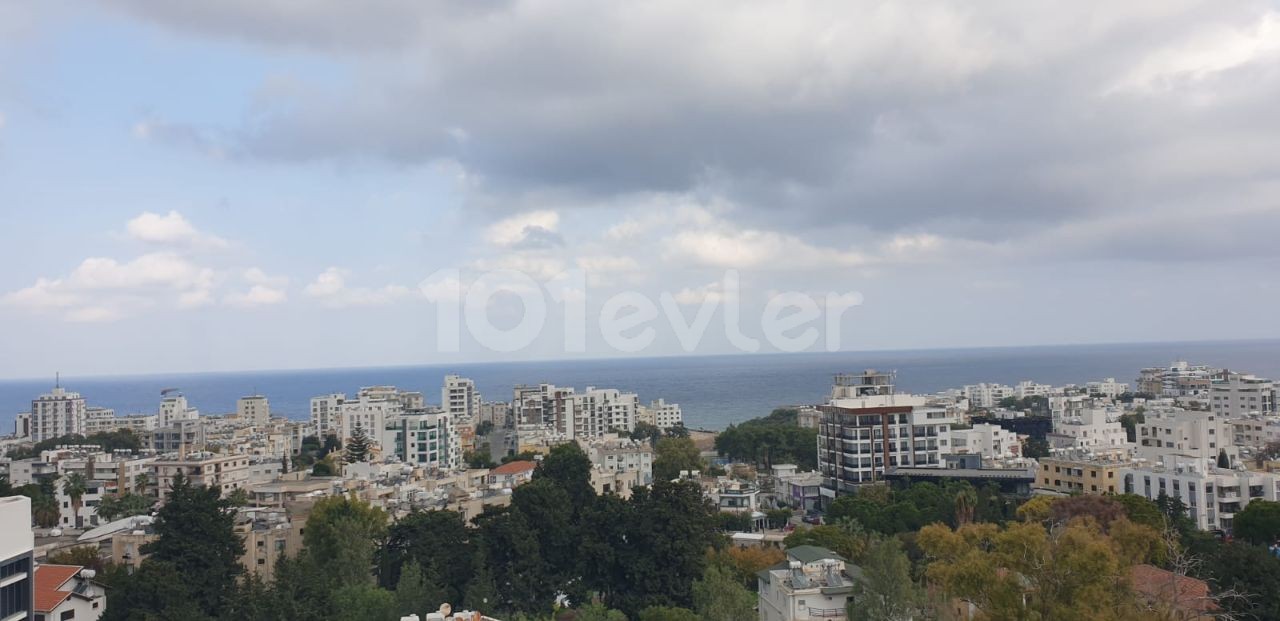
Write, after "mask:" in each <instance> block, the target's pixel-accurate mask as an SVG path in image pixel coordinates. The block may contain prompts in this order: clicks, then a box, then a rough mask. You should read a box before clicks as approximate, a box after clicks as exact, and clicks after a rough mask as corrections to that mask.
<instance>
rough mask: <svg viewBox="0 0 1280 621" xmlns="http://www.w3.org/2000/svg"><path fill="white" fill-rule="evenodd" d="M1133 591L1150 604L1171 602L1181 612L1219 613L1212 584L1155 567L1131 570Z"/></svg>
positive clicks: (1136, 566)
mask: <svg viewBox="0 0 1280 621" xmlns="http://www.w3.org/2000/svg"><path fill="white" fill-rule="evenodd" d="M1129 581H1130V582H1131V583H1132V584H1133V590H1134V591H1136V592H1137V593H1138V595H1139V596H1141V597H1143V598H1144V599H1146V600H1147V601H1163V602H1170V603H1172V604H1173V605H1174V606H1175V607H1176V608H1178V609H1179V610H1188V611H1196V612H1206V611H1210V610H1215V609H1217V605H1216V604H1214V603H1213V600H1211V599H1209V584H1208V583H1207V582H1205V581H1204V580H1199V579H1197V578H1192V577H1189V576H1179V575H1177V574H1174V573H1173V572H1171V571H1168V570H1164V569H1160V568H1159V567H1153V566H1151V565H1134V566H1133V567H1132V568H1131V569H1130V570H1129Z"/></svg>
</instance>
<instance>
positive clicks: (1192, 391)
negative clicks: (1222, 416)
mask: <svg viewBox="0 0 1280 621" xmlns="http://www.w3.org/2000/svg"><path fill="white" fill-rule="evenodd" d="M1217 372H1218V371H1217V369H1214V368H1212V367H1209V366H1207V365H1193V364H1190V363H1188V362H1187V361H1185V360H1178V361H1175V362H1173V363H1170V364H1169V366H1167V367H1147V368H1145V369H1142V371H1141V372H1140V373H1139V375H1138V381H1137V386H1138V392H1142V393H1148V394H1152V395H1156V396H1158V397H1190V396H1196V395H1202V394H1206V393H1208V391H1209V386H1210V384H1211V383H1212V377H1213V375H1214V374H1215V373H1217Z"/></svg>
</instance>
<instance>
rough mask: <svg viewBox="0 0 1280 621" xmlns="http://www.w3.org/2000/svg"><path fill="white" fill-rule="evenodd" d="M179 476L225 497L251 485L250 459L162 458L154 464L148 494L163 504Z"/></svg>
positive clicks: (213, 455)
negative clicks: (214, 488) (179, 474)
mask: <svg viewBox="0 0 1280 621" xmlns="http://www.w3.org/2000/svg"><path fill="white" fill-rule="evenodd" d="M178 473H182V474H183V476H185V477H186V478H187V480H188V481H190V482H191V483H192V484H193V485H204V486H208V487H216V488H219V489H221V490H222V495H223V496H224V497H225V496H227V495H228V494H230V493H231V492H233V491H235V490H237V489H241V488H243V487H245V486H246V485H247V484H248V482H249V456H248V455H219V454H217V453H191V454H188V455H187V456H186V457H176V456H166V457H161V458H159V459H156V460H155V461H154V462H152V463H151V482H150V483H151V487H150V489H149V490H148V491H149V492H150V493H151V495H152V496H154V497H155V498H157V499H159V500H161V501H163V500H164V499H165V497H166V496H167V495H168V494H169V489H170V488H172V487H173V479H174V477H175V476H177V475H178Z"/></svg>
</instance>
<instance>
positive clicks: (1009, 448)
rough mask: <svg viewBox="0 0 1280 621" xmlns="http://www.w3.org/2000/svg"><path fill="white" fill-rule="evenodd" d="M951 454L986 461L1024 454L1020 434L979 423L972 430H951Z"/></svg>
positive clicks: (997, 426)
mask: <svg viewBox="0 0 1280 621" xmlns="http://www.w3.org/2000/svg"><path fill="white" fill-rule="evenodd" d="M951 452H952V453H957V454H965V453H968V454H974V455H981V456H982V457H983V458H985V459H1008V458H1011V457H1017V456H1018V455H1020V454H1021V453H1022V443H1021V441H1019V440H1018V434H1016V433H1014V432H1012V431H1009V430H1007V429H1005V428H1003V427H1001V426H999V425H994V424H991V423H977V424H975V425H973V427H972V428H970V429H952V430H951Z"/></svg>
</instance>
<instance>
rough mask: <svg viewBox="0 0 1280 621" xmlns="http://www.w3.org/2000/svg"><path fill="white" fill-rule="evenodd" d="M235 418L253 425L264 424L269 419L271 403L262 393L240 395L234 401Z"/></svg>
mask: <svg viewBox="0 0 1280 621" xmlns="http://www.w3.org/2000/svg"><path fill="white" fill-rule="evenodd" d="M236 418H238V419H240V420H242V421H245V422H249V423H252V424H254V425H266V424H267V423H268V422H270V421H271V404H270V403H268V402H267V398H266V397H264V396H262V395H250V396H247V397H240V398H239V399H238V400H237V401H236Z"/></svg>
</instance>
